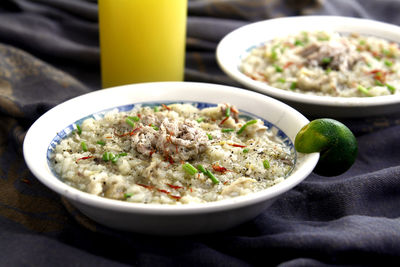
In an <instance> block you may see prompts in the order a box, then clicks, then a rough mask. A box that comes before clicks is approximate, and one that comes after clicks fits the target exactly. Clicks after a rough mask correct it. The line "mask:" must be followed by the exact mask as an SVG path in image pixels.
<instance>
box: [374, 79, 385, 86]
mask: <svg viewBox="0 0 400 267" xmlns="http://www.w3.org/2000/svg"><path fill="white" fill-rule="evenodd" d="M375 84H376V85H378V86H384V84H383V83H382V82H381V81H379V80H375Z"/></svg>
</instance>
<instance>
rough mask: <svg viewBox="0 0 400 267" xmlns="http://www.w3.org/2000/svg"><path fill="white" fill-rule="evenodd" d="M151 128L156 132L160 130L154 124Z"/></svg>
mask: <svg viewBox="0 0 400 267" xmlns="http://www.w3.org/2000/svg"><path fill="white" fill-rule="evenodd" d="M151 127H152V128H153V129H154V130H156V131H158V130H160V128H158V127H157V126H155V125H154V124H151Z"/></svg>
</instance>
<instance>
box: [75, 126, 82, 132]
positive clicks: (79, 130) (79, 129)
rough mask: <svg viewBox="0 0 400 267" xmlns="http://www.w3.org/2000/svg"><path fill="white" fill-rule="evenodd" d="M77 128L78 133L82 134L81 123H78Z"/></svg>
mask: <svg viewBox="0 0 400 267" xmlns="http://www.w3.org/2000/svg"><path fill="white" fill-rule="evenodd" d="M76 129H78V134H79V135H80V134H81V133H82V128H81V126H80V125H79V124H77V125H76Z"/></svg>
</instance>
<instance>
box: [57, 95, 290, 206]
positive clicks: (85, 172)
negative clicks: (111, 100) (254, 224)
mask: <svg viewBox="0 0 400 267" xmlns="http://www.w3.org/2000/svg"><path fill="white" fill-rule="evenodd" d="M50 164H51V165H52V168H53V170H54V171H55V172H56V174H57V175H58V176H59V177H60V179H62V181H64V182H65V183H67V184H68V185H71V186H73V187H75V188H77V189H79V190H82V191H84V192H88V193H90V194H94V195H98V196H101V197H106V198H111V199H117V200H123V201H129V202H137V203H159V204H187V203H205V202H211V201H218V200H222V199H227V198H232V197H236V196H240V195H246V194H249V193H252V192H257V191H260V190H263V189H265V188H268V187H270V186H273V185H274V184H277V183H279V182H281V181H283V180H284V179H285V177H286V176H287V175H288V173H289V172H290V171H291V170H292V169H293V167H294V164H295V155H294V152H293V151H291V149H290V147H289V146H288V145H286V144H285V143H284V142H283V141H282V140H281V139H280V138H278V137H277V135H276V133H274V132H273V131H271V129H269V128H268V127H267V126H265V125H264V123H263V121H262V120H260V119H253V118H249V117H248V116H247V117H246V116H242V115H241V114H239V111H238V110H237V109H236V108H235V107H234V106H232V105H230V104H219V105H218V106H212V107H207V108H203V109H198V108H197V107H195V106H193V105H191V104H188V103H184V104H170V105H168V106H167V105H156V106H146V105H136V106H135V107H134V108H133V109H132V110H130V111H122V112H121V111H118V110H117V109H116V110H113V111H110V112H107V113H106V114H105V115H104V117H101V118H98V119H94V118H88V119H86V120H84V121H83V122H82V123H81V124H80V125H79V124H77V125H76V130H75V131H73V132H72V133H71V134H69V135H68V136H67V137H66V138H63V139H62V140H61V141H60V143H59V144H57V145H56V146H55V148H54V151H53V152H52V154H51V156H50Z"/></svg>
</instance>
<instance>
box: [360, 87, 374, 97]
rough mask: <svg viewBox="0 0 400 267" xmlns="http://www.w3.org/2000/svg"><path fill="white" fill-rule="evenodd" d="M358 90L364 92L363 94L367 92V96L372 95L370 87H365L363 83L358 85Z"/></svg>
mask: <svg viewBox="0 0 400 267" xmlns="http://www.w3.org/2000/svg"><path fill="white" fill-rule="evenodd" d="M357 90H358V91H360V92H361V93H363V94H366V95H367V96H372V95H371V94H370V93H369V92H368V89H367V88H365V87H364V86H362V85H359V86H358V87H357Z"/></svg>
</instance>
